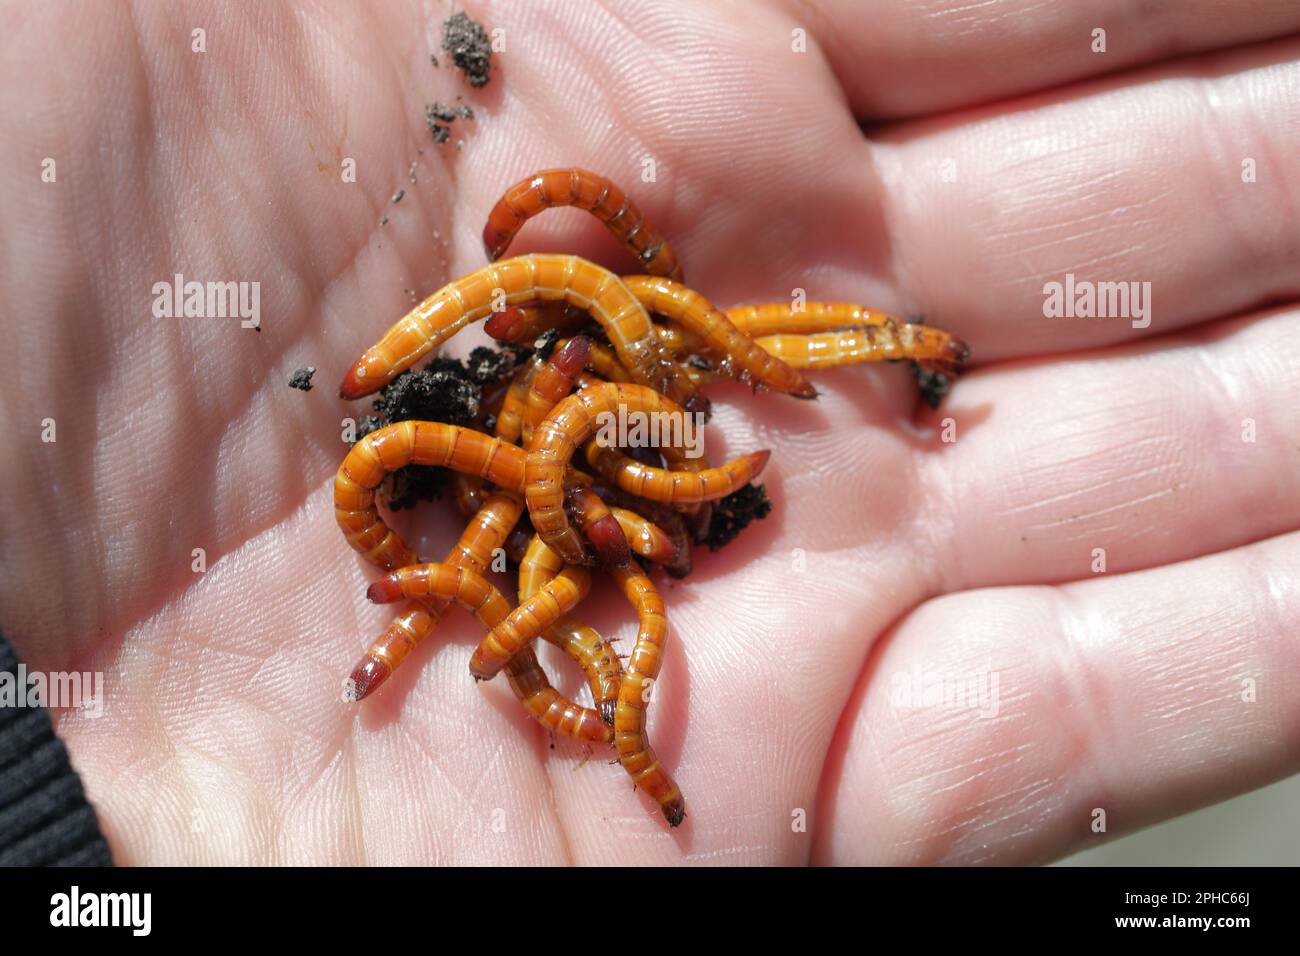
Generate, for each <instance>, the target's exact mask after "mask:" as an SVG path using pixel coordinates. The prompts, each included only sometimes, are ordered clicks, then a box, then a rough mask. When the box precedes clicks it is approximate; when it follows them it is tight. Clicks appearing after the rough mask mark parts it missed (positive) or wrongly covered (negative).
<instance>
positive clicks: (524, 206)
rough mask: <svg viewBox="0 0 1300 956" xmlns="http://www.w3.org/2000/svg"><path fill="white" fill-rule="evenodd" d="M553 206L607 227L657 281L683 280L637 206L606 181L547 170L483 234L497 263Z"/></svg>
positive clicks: (501, 207)
mask: <svg viewBox="0 0 1300 956" xmlns="http://www.w3.org/2000/svg"><path fill="white" fill-rule="evenodd" d="M552 206H576V207H577V208H579V209H584V210H586V211H587V212H589V213H591V214H592V215H593V216H595V217H596V218H597V219H599V220H600V221H601V222H602V223H604V224H605V228H607V229H608V230H609V231H610V232H611V233H613V235H614V238H615V239H617V240H618V241H619V242H620V243H622V244H623V246H624V247H626V248H627V249H628V250H629V251H630V252H631V253H632V254H633V255H634V256H636V258H637V261H638V262H640V263H641V266H642V268H644V269H645V270H646V272H649V273H650V274H651V275H660V276H672V277H673V278H675V279H680V278H681V267H680V266H678V264H677V257H676V256H675V255H674V254H673V250H672V248H671V247H670V246H669V245H668V243H667V242H666V241H665V240H664V238H663V237H662V236H660V235H659V232H658V230H656V229H655V228H654V226H652V225H650V223H649V222H648V221H647V220H646V218H645V217H644V216H642V215H641V211H640V210H639V209H637V207H636V203H634V202H632V200H631V199H629V198H628V196H627V194H626V193H625V192H623V190H621V189H619V188H618V186H616V185H614V183H612V182H610V181H609V180H608V179H606V178H605V177H604V176H601V175H599V174H598V173H593V172H590V171H588V170H585V169H576V168H571V169H546V170H543V171H541V172H539V173H534V174H533V175H532V176H529V177H528V178H527V179H523V180H521V181H519V182H517V183H515V184H514V185H513V186H511V187H510V188H509V189H507V190H506V192H505V195H503V196H502V197H501V199H500V200H498V201H497V204H496V205H495V206H494V207H493V208H492V212H491V213H490V214H489V215H488V221H487V225H486V226H485V227H484V229H483V248H484V250H486V252H487V255H488V259H490V260H492V261H495V260H497V259H500V258H501V256H502V255H504V254H505V251H506V249H507V248H508V247H509V246H510V241H511V240H512V239H514V237H515V234H516V233H518V232H519V229H520V228H521V227H522V226H523V224H524V223H525V222H527V221H528V220H529V219H531V218H533V216H536V215H538V214H539V213H541V212H542V211H543V210H546V209H550V208H551V207H552Z"/></svg>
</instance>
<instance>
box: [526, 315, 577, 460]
mask: <svg viewBox="0 0 1300 956" xmlns="http://www.w3.org/2000/svg"><path fill="white" fill-rule="evenodd" d="M590 352H591V339H589V338H587V336H585V335H578V336H574V337H573V338H571V339H565V340H564V342H563V343H557V344H556V347H555V349H554V350H553V351H552V352H551V355H550V357H549V358H548V359H547V360H546V361H545V362H544V363H542V366H541V368H539V369H538V370H537V374H535V375H534V376H533V377H532V382H531V383H530V384H529V386H528V391H527V393H526V394H525V395H524V414H523V430H522V432H521V433H520V437H521V438H522V439H523V444H524V447H525V448H526V447H528V442H529V441H530V440H531V439H532V437H533V429H534V428H536V427H537V425H538V423H539V422H541V420H542V419H543V418H545V417H546V416H547V415H548V414H549V413H550V411H551V409H552V408H554V407H555V406H556V405H557V404H558V403H559V402H560V400H561V399H563V398H564V397H565V396H566V395H568V394H569V393H570V392H571V391H573V383H574V379H575V378H576V377H577V376H578V375H579V374H580V373H581V372H582V369H583V366H585V365H586V364H587V355H588V354H589V353H590Z"/></svg>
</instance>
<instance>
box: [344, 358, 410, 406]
mask: <svg viewBox="0 0 1300 956" xmlns="http://www.w3.org/2000/svg"><path fill="white" fill-rule="evenodd" d="M398 374H399V373H398V372H397V370H396V369H394V368H393V366H392V363H391V362H389V361H388V360H387V359H385V358H384V357H383V356H381V355H379V354H378V353H377V352H376V350H375V349H373V348H371V349H366V352H365V354H364V355H362V356H361V358H359V359H357V361H356V363H355V364H354V365H353V366H352V367H351V368H350V369H348V374H347V375H345V376H344V377H343V384H342V385H340V386H339V397H340V398H347V399H356V398H362V397H364V396H366V395H369V394H370V393H371V392H377V391H379V390H380V389H381V388H383V387H384V386H385V385H387V384H388V383H389V382H391V381H392V380H393V379H395V378H397V376H398Z"/></svg>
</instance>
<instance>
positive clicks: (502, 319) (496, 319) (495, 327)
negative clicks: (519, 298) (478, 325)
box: [483, 305, 524, 342]
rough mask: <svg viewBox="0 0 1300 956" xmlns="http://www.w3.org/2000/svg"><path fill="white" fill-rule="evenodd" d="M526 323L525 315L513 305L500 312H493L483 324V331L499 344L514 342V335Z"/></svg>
mask: <svg viewBox="0 0 1300 956" xmlns="http://www.w3.org/2000/svg"><path fill="white" fill-rule="evenodd" d="M523 321H524V313H523V312H522V311H521V310H519V309H517V308H516V307H515V306H513V305H508V306H506V307H505V308H504V309H502V310H501V311H499V312H493V313H492V314H491V315H489V316H488V319H487V321H486V322H484V323H483V331H484V332H486V333H487V334H488V335H490V336H492V338H494V339H496V340H497V341H498V342H512V341H514V339H513V336H512V333H513V332H514V331H515V330H516V329H517V328H518V327H519V325H520V323H522V322H523Z"/></svg>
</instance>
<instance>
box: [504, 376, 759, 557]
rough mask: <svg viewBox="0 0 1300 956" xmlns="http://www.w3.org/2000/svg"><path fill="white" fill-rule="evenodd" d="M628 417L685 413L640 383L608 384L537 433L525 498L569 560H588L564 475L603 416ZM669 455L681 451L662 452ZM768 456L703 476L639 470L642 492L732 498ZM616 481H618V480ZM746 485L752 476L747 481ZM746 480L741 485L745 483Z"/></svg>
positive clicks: (685, 499) (563, 408)
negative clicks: (569, 511) (569, 508)
mask: <svg viewBox="0 0 1300 956" xmlns="http://www.w3.org/2000/svg"><path fill="white" fill-rule="evenodd" d="M620 410H621V411H623V412H624V413H625V414H639V415H662V414H664V413H668V414H669V415H670V416H675V417H676V420H678V421H682V420H684V419H683V416H684V411H683V409H682V408H681V407H680V406H678V405H676V404H674V403H673V402H672V401H670V400H668V399H667V398H665V397H664V396H662V395H659V394H657V393H656V392H653V391H651V390H650V389H648V388H643V387H642V386H639V385H622V384H613V383H609V384H605V385H595V386H592V387H591V388H584V389H582V390H581V391H579V392H577V393H575V394H573V395H570V396H569V397H568V398H566V399H565V400H564V401H562V402H560V404H558V405H557V406H555V408H554V410H553V411H552V412H551V414H549V415H548V416H547V417H546V418H545V420H544V421H542V423H541V424H540V425H538V426H537V430H536V431H535V432H534V433H533V441H532V444H531V445H530V446H529V449H528V459H527V463H526V465H525V469H524V478H525V483H524V497H525V499H526V500H527V502H528V514H529V517H530V518H531V519H532V523H533V528H534V529H536V531H537V533H538V534H540V535H541V536H542V540H543V541H545V542H546V543H547V544H549V545H550V546H551V547H552V548H554V549H555V550H556V551H558V552H559V553H560V555H561V556H562V557H563V558H564V559H565V560H566V561H569V562H573V563H577V562H580V561H581V560H582V558H583V551H584V549H583V547H582V541H581V539H580V538H579V537H578V535H577V532H576V531H575V530H574V529H573V528H572V527H571V526H570V525H569V521H568V517H567V515H566V514H565V513H564V476H565V471H566V469H567V468H568V466H569V464H570V462H571V460H572V458H573V454H574V452H575V451H576V450H577V449H578V447H579V446H581V445H582V444H583V443H584V442H586V441H587V439H589V438H591V437H592V435H593V434H595V432H596V430H597V427H598V425H599V418H598V416H600V415H602V414H604V413H609V414H615V413H617V412H619V411H620ZM660 450H661V451H662V452H663V453H664V455H665V457H668V456H669V455H673V454H675V455H677V456H678V457H679V458H680V455H681V452H680V451H675V450H674V449H672V448H669V447H664V448H661V449H660ZM769 454H770V453H769V452H759V453H755V454H753V455H747V456H743V458H742V459H738V460H736V461H733V462H728V463H727V465H724V466H723V467H722V468H709V469H706V470H702V471H699V472H689V471H671V472H670V471H666V470H664V469H649V467H648V466H646V468H647V470H645V471H643V472H639V473H637V474H638V477H639V478H640V481H639V487H640V489H641V490H640V491H639V492H634V493H639V494H641V495H643V496H644V497H647V498H650V499H651V500H654V501H662V502H666V503H690V502H698V501H706V500H713V499H715V498H721V497H723V496H724V495H727V494H729V493H730V492H731V491H732V490H733V489H734V488H735V487H738V485H737V484H736V481H737V480H738V478H739V477H740V476H741V475H743V474H749V475H751V476H752V475H754V474H757V473H758V471H760V470H761V469H762V467H763V465H764V464H765V463H766V462H767V458H768V455H769ZM615 480H616V481H617V479H615ZM745 480H746V481H747V480H748V478H746V479H745ZM743 483H744V482H741V484H743Z"/></svg>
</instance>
